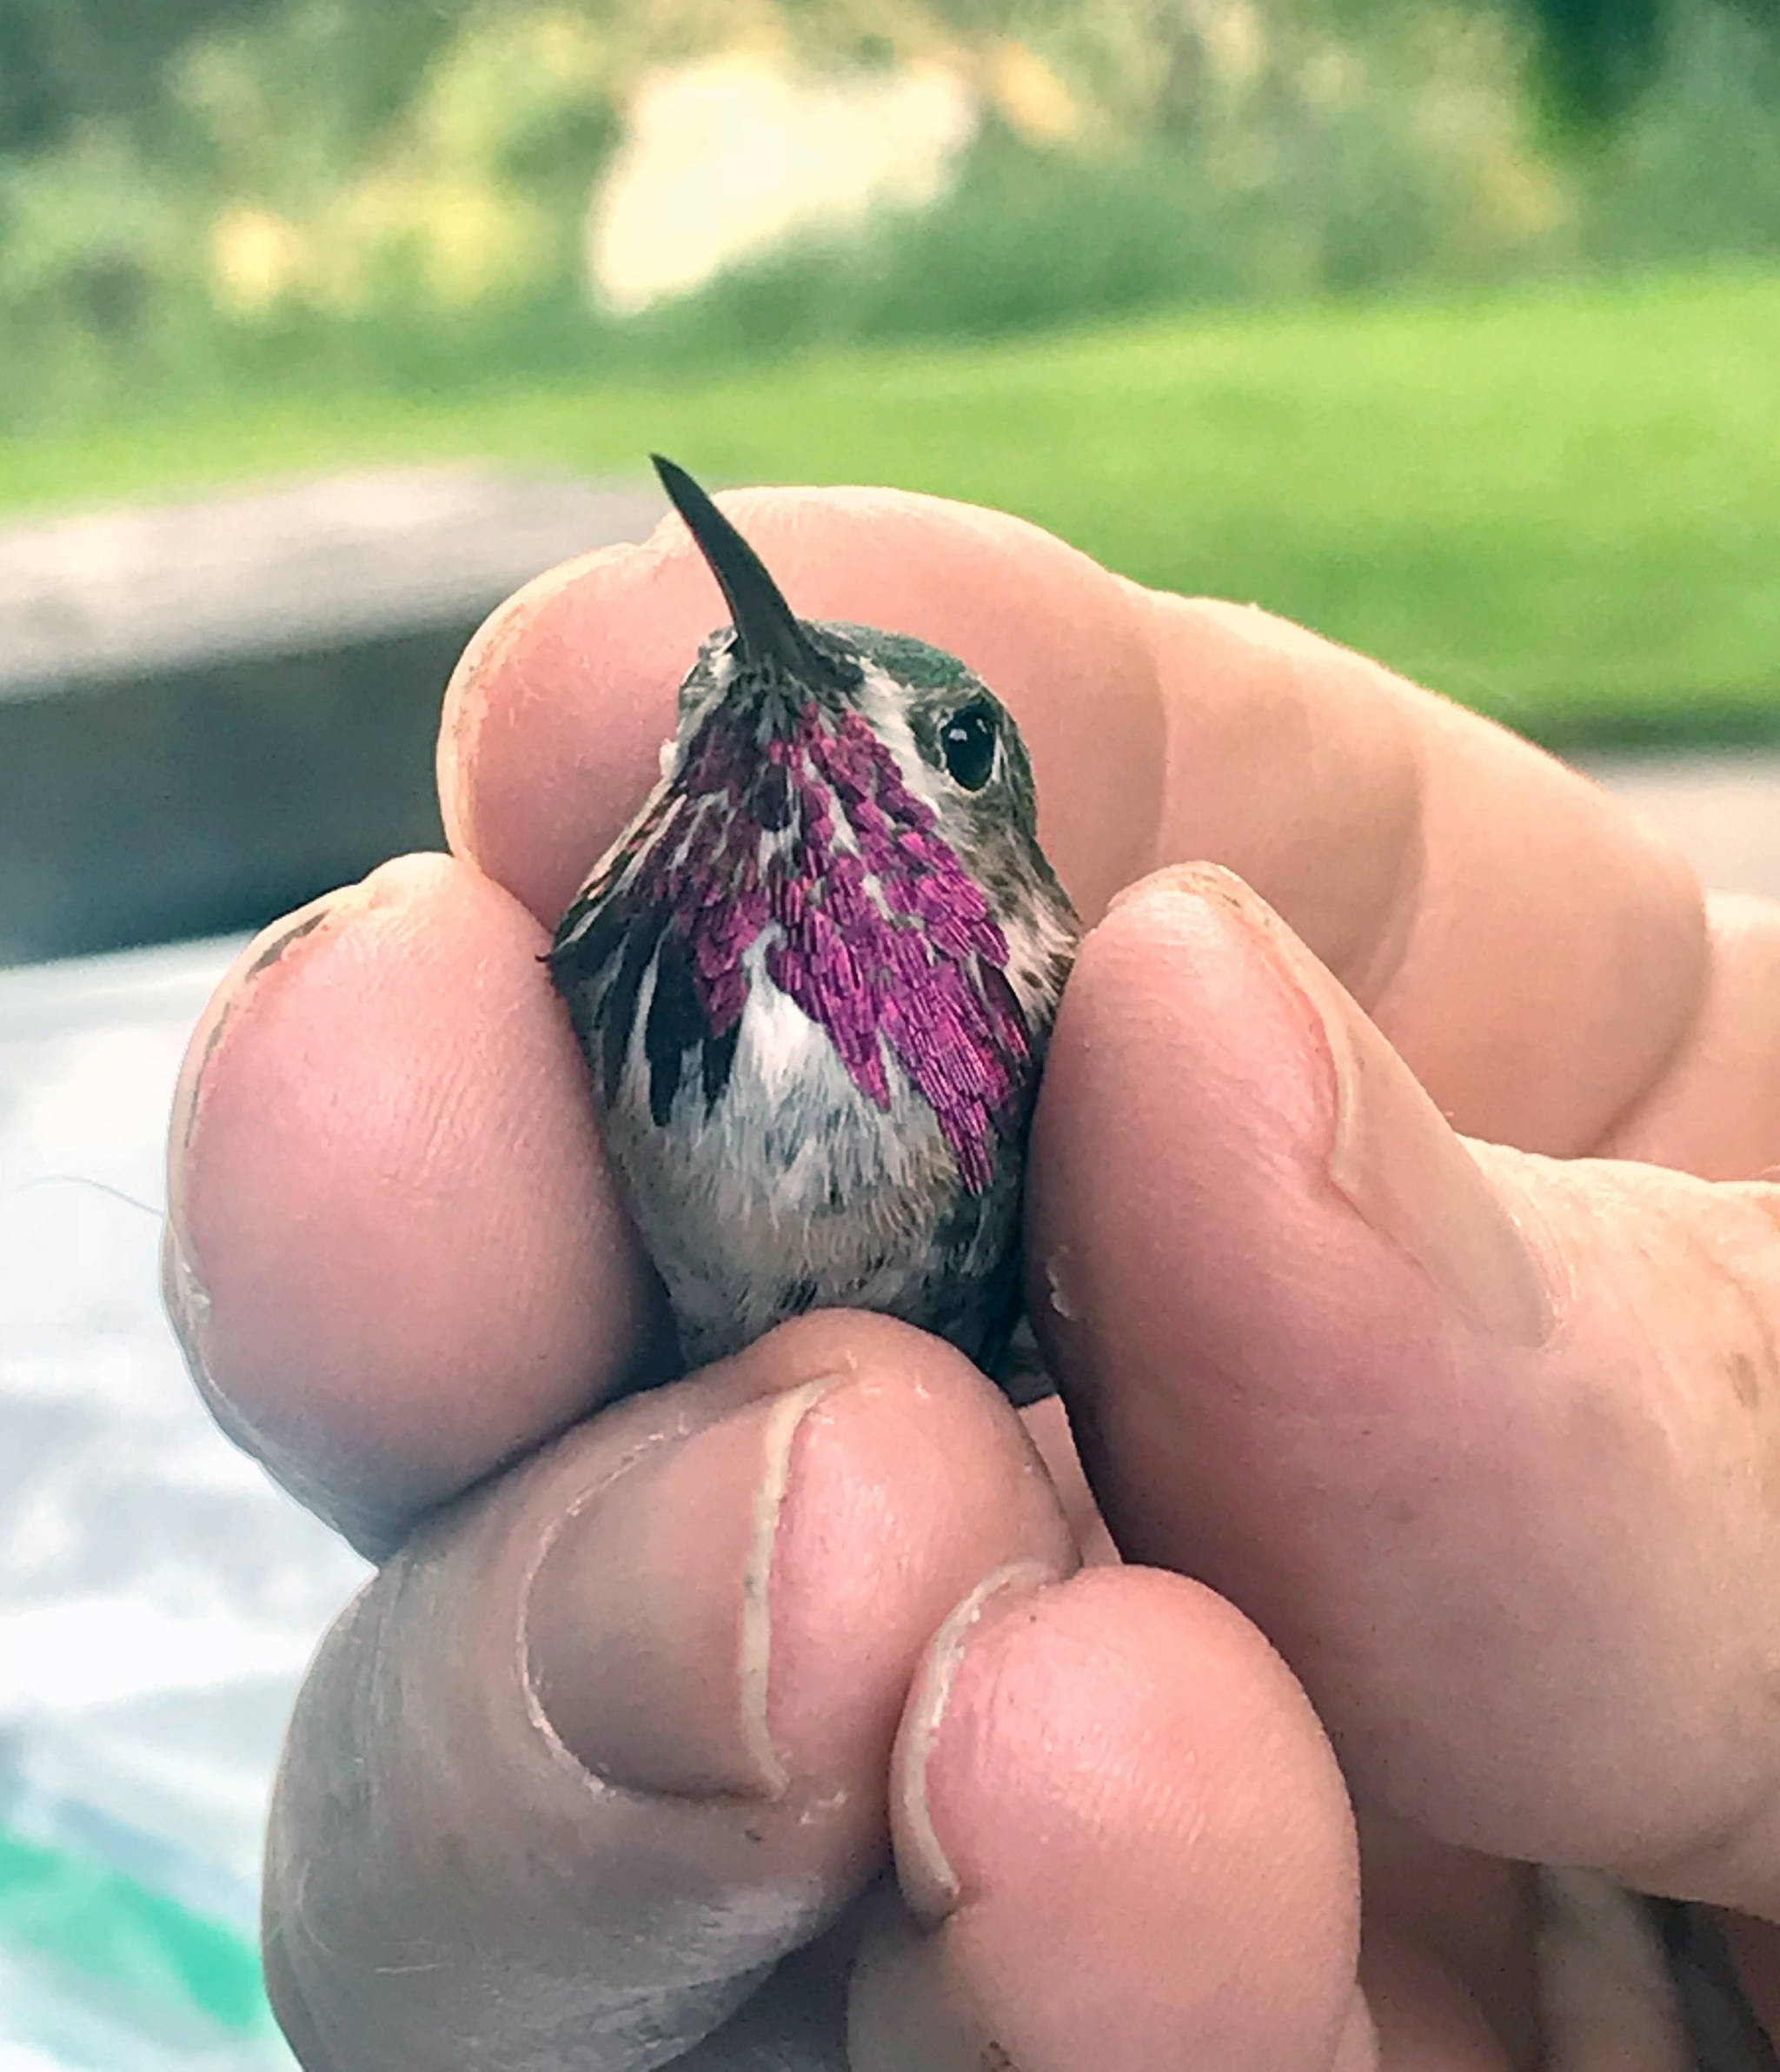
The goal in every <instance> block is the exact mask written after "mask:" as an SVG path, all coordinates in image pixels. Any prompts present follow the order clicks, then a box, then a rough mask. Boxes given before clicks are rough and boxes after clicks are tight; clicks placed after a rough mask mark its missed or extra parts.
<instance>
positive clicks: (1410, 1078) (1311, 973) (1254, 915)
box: [1127, 865, 1553, 1345]
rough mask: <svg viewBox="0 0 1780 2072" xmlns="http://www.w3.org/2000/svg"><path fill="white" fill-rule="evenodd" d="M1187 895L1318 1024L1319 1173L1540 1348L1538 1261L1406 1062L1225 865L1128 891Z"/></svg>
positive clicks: (1430, 1270)
mask: <svg viewBox="0 0 1780 2072" xmlns="http://www.w3.org/2000/svg"><path fill="white" fill-rule="evenodd" d="M1183 896H1185V897H1188V898H1192V899H1197V900H1203V901H1205V902H1207V903H1208V904H1210V905H1212V907H1214V908H1216V909H1218V910H1219V912H1220V913H1221V914H1222V916H1223V918H1224V920H1225V924H1226V926H1229V927H1230V928H1231V929H1232V930H1233V931H1234V932H1236V933H1238V934H1239V935H1240V936H1241V937H1242V938H1243V939H1244V940H1245V942H1247V943H1248V944H1251V945H1254V946H1258V947H1259V949H1260V951H1261V953H1262V954H1263V955H1264V956H1265V959H1266V960H1267V962H1268V963H1269V965H1270V966H1272V969H1273V971H1274V972H1275V973H1276V974H1277V975H1278V976H1279V979H1280V980H1282V981H1283V983H1284V984H1285V986H1287V987H1288V988H1289V989H1290V990H1291V992H1292V993H1293V994H1294V995H1295V996H1296V998H1297V999H1298V1000H1299V1001H1300V1002H1301V1003H1302V1004H1303V1006H1304V1007H1305V1008H1306V1009H1307V1010H1308V1011H1309V1013H1310V1015H1311V1016H1312V1019H1313V1020H1314V1022H1315V1024H1316V1026H1317V1027H1318V1031H1319V1032H1320V1034H1321V1037H1322V1046H1323V1049H1324V1051H1325V1055H1326V1058H1327V1060H1328V1069H1329V1072H1330V1075H1331V1079H1332V1086H1333V1108H1334V1115H1333V1131H1332V1139H1331V1142H1330V1146H1329V1152H1328V1162H1327V1172H1328V1178H1329V1180H1330V1182H1331V1184H1332V1185H1333V1187H1334V1188H1335V1190H1336V1192H1338V1194H1339V1195H1340V1196H1341V1197H1342V1199H1344V1200H1345V1201H1346V1202H1347V1203H1348V1205H1350V1206H1351V1207H1352V1209H1353V1210H1354V1211H1355V1212H1357V1213H1358V1215H1359V1216H1360V1217H1361V1218H1362V1219H1364V1220H1365V1222H1366V1223H1367V1224H1368V1225H1370V1226H1371V1227H1372V1229H1373V1230H1375V1231H1376V1232H1378V1234H1379V1236H1381V1237H1382V1238H1385V1239H1387V1240H1388V1241H1389V1242H1390V1243H1391V1244H1393V1245H1396V1246H1398V1249H1399V1250H1401V1251H1403V1252H1406V1253H1408V1255H1409V1256H1410V1258H1412V1259H1413V1260H1414V1261H1415V1262H1416V1264H1417V1265H1418V1266H1419V1267H1420V1268H1421V1269H1422V1271H1423V1272H1425V1274H1426V1275H1427V1276H1428V1278H1430V1279H1431V1281H1433V1282H1434V1284H1435V1285H1436V1286H1438V1288H1439V1289H1440V1291H1441V1292H1442V1293H1443V1294H1445V1296H1446V1297H1447V1298H1449V1299H1450V1300H1451V1302H1452V1303H1453V1304H1455V1305H1457V1306H1458V1308H1459V1309H1460V1310H1461V1311H1462V1312H1464V1313H1465V1316H1466V1317H1468V1318H1470V1319H1471V1322H1472V1323H1473V1324H1475V1325H1477V1326H1478V1328H1479V1329H1480V1330H1482V1331H1485V1332H1491V1333H1493V1334H1495V1335H1498V1336H1499V1337H1502V1338H1507V1339H1509V1340H1511V1342H1513V1343H1515V1344H1518V1345H1541V1344H1543V1343H1544V1340H1545V1339H1546V1338H1548V1337H1549V1336H1550V1335H1551V1328H1552V1321H1553V1312H1552V1307H1551V1298H1550V1295H1549V1292H1548V1291H1547V1288H1546V1285H1545V1279H1544V1274H1543V1273H1542V1272H1541V1271H1540V1269H1539V1266H1538V1261H1537V1260H1536V1258H1534V1255H1533V1253H1532V1252H1531V1248H1530V1247H1529V1245H1528V1244H1527V1242H1526V1239H1524V1236H1523V1235H1522V1234H1521V1232H1520V1230H1519V1229H1518V1226H1517V1225H1516V1224H1515V1222H1514V1219H1513V1218H1512V1217H1511V1215H1510V1214H1509V1212H1508V1211H1507V1210H1506V1209H1505V1208H1504V1205H1503V1204H1502V1201H1501V1199H1500V1198H1499V1197H1498V1194H1497V1193H1496V1192H1495V1190H1494V1189H1493V1188H1492V1187H1491V1185H1489V1183H1488V1182H1487V1181H1486V1180H1485V1179H1484V1175H1483V1173H1482V1172H1481V1171H1480V1170H1479V1168H1478V1163H1477V1161H1476V1159H1473V1158H1472V1156H1471V1152H1469V1151H1468V1150H1467V1149H1466V1148H1465V1144H1464V1142H1463V1140H1462V1139H1460V1138H1459V1137H1458V1135H1456V1134H1455V1132H1453V1130H1452V1128H1451V1125H1450V1124H1449V1123H1448V1122H1447V1121H1446V1119H1445V1117H1444V1116H1443V1115H1442V1114H1441V1112H1440V1111H1439V1109H1438V1107H1436V1106H1435V1105H1434V1102H1433V1100H1432V1099H1431V1098H1430V1096H1429V1095H1428V1093H1427V1092H1426V1090H1425V1088H1424V1087H1423V1086H1422V1085H1421V1084H1420V1082H1419V1081H1418V1079H1416V1078H1415V1076H1414V1074H1413V1073H1411V1071H1410V1069H1409V1067H1408V1066H1406V1065H1405V1064H1404V1062H1403V1060H1402V1059H1400V1058H1398V1056H1397V1054H1396V1053H1395V1052H1394V1051H1392V1050H1391V1046H1390V1045H1389V1044H1388V1043H1387V1042H1386V1041H1385V1039H1384V1037H1383V1036H1382V1035H1381V1034H1380V1033H1378V1029H1377V1028H1376V1026H1374V1025H1373V1024H1372V1021H1371V1020H1370V1019H1368V1018H1367V1017H1366V1016H1365V1014H1364V1013H1361V1011H1360V1009H1359V1007H1358V1006H1357V1005H1356V1004H1355V1002H1354V1000H1353V999H1352V997H1351V996H1350V995H1349V994H1348V993H1347V992H1346V991H1345V989H1344V987H1343V986H1341V985H1340V983H1339V982H1338V980H1336V979H1335V977H1334V976H1333V975H1332V973H1330V972H1329V971H1328V970H1327V969H1326V968H1325V966H1323V965H1322V964H1320V963H1319V962H1318V960H1317V959H1316V958H1315V957H1313V956H1312V954H1311V953H1310V952H1309V950H1307V949H1306V948H1305V946H1304V944H1303V943H1301V942H1300V941H1299V940H1298V938H1297V937H1296V936H1295V935H1293V934H1292V932H1291V930H1290V929H1289V928H1287V927H1286V926H1285V923H1284V922H1283V921H1282V920H1280V919H1279V916H1278V915H1277V914H1276V913H1274V912H1273V910H1272V907H1269V906H1267V905H1266V903H1265V901H1264V900H1261V899H1259V897H1258V896H1257V895H1256V894H1255V893H1253V892H1252V891H1251V890H1250V889H1249V887H1247V886H1245V884H1244V883H1243V882H1242V880H1240V879H1239V878H1237V877H1235V876H1234V875H1233V874H1232V873H1230V872H1228V871H1224V870H1219V869H1218V868H1217V867H1214V866H1212V865H1193V866H1190V867H1186V868H1185V869H1182V870H1178V871H1172V872H1169V873H1163V874H1162V875H1161V877H1160V878H1159V879H1149V880H1145V881H1144V882H1143V884H1141V885H1139V886H1136V887H1132V888H1130V892H1129V893H1128V894H1127V899H1128V900H1139V899H1142V898H1145V897H1151V898H1161V899H1178V898H1180V897H1183Z"/></svg>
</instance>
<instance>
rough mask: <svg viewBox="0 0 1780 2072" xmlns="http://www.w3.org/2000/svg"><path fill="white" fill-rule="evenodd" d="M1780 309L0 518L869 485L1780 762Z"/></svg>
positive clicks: (237, 414)
mask: <svg viewBox="0 0 1780 2072" xmlns="http://www.w3.org/2000/svg"><path fill="white" fill-rule="evenodd" d="M1777 370H1780V276H1776V275H1774V274H1773V273H1771V272H1742V273H1738V272H1727V273H1724V274H1719V275H1712V276H1691V277H1672V278H1664V279H1655V280H1649V279H1647V280H1644V281H1640V282H1595V283H1587V284H1584V283H1575V282H1570V283H1564V284H1556V283H1554V284H1551V285H1549V286H1535V287H1532V288H1526V287H1522V288H1518V289H1513V290H1510V291H1500V292H1490V293H1482V292H1479V293H1476V294H1472V295H1468V296H1449V297H1445V298H1443V299H1438V300H1418V301H1401V302H1382V303H1374V304H1370V305H1359V306H1356V305H1339V304H1328V303H1324V304H1318V305H1306V306H1301V307H1298V308H1294V309H1285V310H1272V311H1263V312H1241V313H1237V312H1231V313H1225V314H1219V315H1203V314H1201V315H1173V316H1169V317H1166V318H1150V319H1146V320H1144V321H1141V322H1126V323H1123V324H1120V325H1118V326H1116V327H1108V328H1101V329H1093V330H1084V331H1080V332H1077V333H1073V334H1069V335H1051V336H1048V337H1044V338H1039V339H1026V340H1021V341H1016V342H1000V343H995V344H993V345H988V344H985V345H975V346H960V347H949V348H944V349H940V348H935V347H933V346H930V345H928V346H922V347H920V348H913V347H909V348H897V349H885V348H879V349H851V350H847V351H838V350H837V351H834V352H827V353H821V354H816V355H809V356H804V357H800V358H798V359H796V360H795V361H794V362H789V363H785V364H781V365H780V366H778V367H777V368H775V369H772V370H770V371H763V370H761V369H758V368H755V369H747V370H742V371H730V372H727V373H721V374H714V373H710V372H703V373H700V372H696V371H693V370H691V369H687V370H685V371H683V372H682V373H681V375H678V376H676V377H672V378H667V377H663V378H658V379H655V380H646V379H641V378H637V377H632V376H627V377H623V378H620V379H614V380H612V381H609V382H601V381H600V380H597V379H595V378H594V377H591V376H588V377H583V378H582V379H581V380H578V381H575V382H567V381H562V380H555V381H551V382H529V383H524V384H512V385H508V386H505V387H502V386H488V387H486V388H480V389H475V390H469V389H465V390H461V391H459V392H456V393H453V394H449V395H445V394H439V395H432V396H425V395H415V394H411V393H410V394H394V393H385V394H378V393H375V392H373V391H370V390H359V391H356V392H352V393H334V394H328V393H321V392H317V393H315V394H312V395H303V394H302V393H300V392H291V391H287V392H285V393H284V394H283V395H281V396H279V397H277V398H276V399H268V398H265V397H258V398H254V397H247V396H241V395H235V396H223V397H219V398H218V399H217V400H216V402H213V403H212V404H210V405H208V406H206V407H204V408H198V409H190V410H186V411H184V412H182V413H180V414H177V415H171V416H163V417H159V418H156V419H153V420H148V419H145V420H144V421H143V422H140V423H130V422H118V423H116V424H114V425H112V426H111V427H110V428H103V429H100V430H96V431H89V432H87V433H86V434H84V435H82V436H79V437H68V438H50V437H44V438H39V439H30V438H25V439H14V440H11V441H9V442H0V508H10V509H11V510H14V511H20V510H23V509H25V508H29V507H33V506H43V505H47V504H52V503H53V504H62V505H70V504H84V503H92V502H96V501H115V500H118V499H123V498H130V497H137V496H144V495H166V494H169V493H173V492H176V491H179V490H183V489H187V488H196V487H198V486H202V485H209V484H213V483H219V482H223V481H230V480H241V479H243V478H249V477H252V476H256V475H268V474H278V473H288V472H291V471H302V472H315V471H317V470H322V469H327V468H336V467H345V466H349V465H351V466H362V465H365V464H368V463H372V462H384V461H395V460H422V459H426V460H443V459H448V458H449V459H466V458H474V459H483V460H488V461H493V462H501V463H510V464H514V465H517V466H521V467H548V468H580V469H589V470H594V471H599V472H602V473H608V474H609V473H619V474H625V475H634V474H637V473H639V472H640V466H639V463H640V459H641V455H642V453H643V452H644V451H645V450H646V449H647V448H661V450H663V451H666V452H668V453H671V454H673V455H674V456H675V457H676V458H677V459H679V460H681V461H682V462H685V464H686V465H687V466H689V467H691V468H694V470H695V471H696V472H698V473H699V474H701V475H703V476H704V477H706V478H707V479H709V480H713V481H755V480H763V481H774V480H776V481H817V482H835V481H885V482H894V483H897V484H900V485H901V486H903V487H905V488H918V489H927V490H932V491H935V492H938V493H940V494H943V495H950V496H957V497H962V498H966V499H967V500H970V501H975V502H980V503H986V504H993V505H998V506H1000V507H1002V508H1006V509H1008V510H1012V511H1017V512H1019V513H1020V514H1021V515H1025V516H1026V517H1029V518H1032V519H1033V520H1035V521H1037V522H1039V524H1041V525H1044V526H1046V527H1048V528H1051V529H1052V530H1053V531H1054V532H1056V533H1059V534H1060V535H1062V536H1063V537H1065V538H1066V539H1068V540H1070V541H1073V542H1074V543H1075V544H1076V545H1078V546H1079V547H1081V548H1084V549H1086V551H1087V552H1088V553H1090V554H1093V555H1096V556H1097V557H1098V558H1099V559H1100V560H1102V561H1106V562H1107V563H1108V564H1109V565H1110V566H1112V567H1113V568H1119V569H1121V570H1123V571H1124V572H1126V574H1131V575H1132V576H1135V577H1138V578H1139V579H1140V580H1142V581H1146V582H1151V583H1157V584H1162V585H1166V586H1168V587H1170V588H1177V589H1181V590H1186V591H1192V592H1200V593H1207V594H1219V595H1224V596H1231V597H1235V598H1238V599H1240V600H1243V601H1249V600H1253V601H1259V602H1260V603H1262V604H1264V605H1265V606H1267V607H1268V608H1271V609H1272V610H1275V611H1279V612H1283V613H1285V614H1289V615H1290V616H1292V617H1293V618H1297V619H1300V620H1302V621H1305V623H1307V624H1309V625H1311V626H1313V627H1315V628H1318V630H1319V631H1321V632H1323V633H1325V634H1330V635H1332V636H1333V637H1334V638H1336V639H1338V640H1341V641H1346V642H1349V643H1351V644H1352V645H1353V646H1355V647H1358V648H1363V649H1365V650H1366V651H1367V652H1369V653H1371V654H1377V655H1378V656H1380V657H1382V658H1383V659H1384V660H1385V661H1389V662H1391V664H1393V665H1394V666H1395V667H1398V668H1400V669H1402V670H1403V671H1405V673H1406V674H1410V675H1411V676H1414V677H1416V678H1418V680H1419V681H1423V682H1425V683H1427V684H1429V685H1431V686H1432V687H1435V688H1437V689H1439V690H1442V691H1445V692H1446V693H1448V694H1450V695H1451V696H1453V697H1456V698H1458V699H1459V700H1461V701H1464V702H1465V703H1467V704H1471V705H1474V706H1477V707H1480V708H1482V709H1484V710H1485V711H1488V712H1491V713H1493V714H1497V715H1498V716H1500V717H1502V718H1504V719H1506V720H1508V721H1511V723H1513V724H1515V725H1517V726H1518V727H1522V728H1524V730H1526V731H1528V732H1530V733H1531V734H1535V735H1537V736H1538V737H1539V738H1541V739H1544V740H1548V741H1551V742H1553V743H1557V744H1574V743H1578V742H1586V741H1610V740H1614V741H1644V740H1648V741H1652V742H1655V741H1662V740H1677V739H1696V740H1714V739H1716V740H1727V739H1749V738H1756V737H1762V736H1768V735H1774V734H1780V371H1777Z"/></svg>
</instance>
